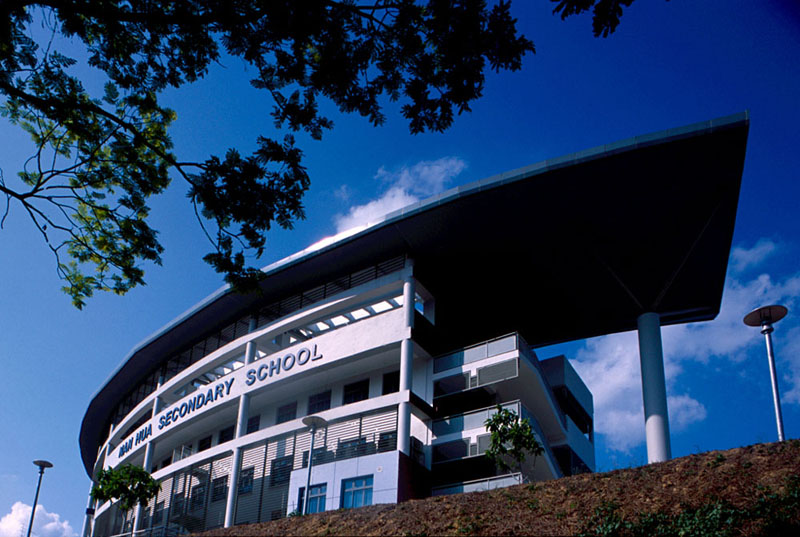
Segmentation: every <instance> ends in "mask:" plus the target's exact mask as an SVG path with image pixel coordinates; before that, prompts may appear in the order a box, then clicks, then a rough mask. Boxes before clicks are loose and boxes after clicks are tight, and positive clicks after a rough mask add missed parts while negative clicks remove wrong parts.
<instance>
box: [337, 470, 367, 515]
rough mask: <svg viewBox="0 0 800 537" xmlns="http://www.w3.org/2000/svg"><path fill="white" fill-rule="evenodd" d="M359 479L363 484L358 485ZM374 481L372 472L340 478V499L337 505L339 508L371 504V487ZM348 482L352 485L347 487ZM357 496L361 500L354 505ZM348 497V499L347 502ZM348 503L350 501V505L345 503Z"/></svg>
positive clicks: (353, 507) (352, 507)
mask: <svg viewBox="0 0 800 537" xmlns="http://www.w3.org/2000/svg"><path fill="white" fill-rule="evenodd" d="M361 480H363V481H364V484H363V485H358V481H361ZM374 483H375V480H374V479H373V474H369V475H362V476H358V477H351V478H348V479H342V490H341V500H340V505H339V507H340V508H341V509H355V508H358V507H364V506H367V505H372V489H373V487H374ZM350 484H352V485H353V486H352V487H351V488H349V489H348V485H350ZM357 497H360V498H361V502H362V503H359V504H358V505H356V501H355V499H356V498H357ZM348 498H349V499H350V501H349V502H348ZM348 503H350V505H347V504H348Z"/></svg>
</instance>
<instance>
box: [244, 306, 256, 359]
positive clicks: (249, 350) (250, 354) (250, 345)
mask: <svg viewBox="0 0 800 537" xmlns="http://www.w3.org/2000/svg"><path fill="white" fill-rule="evenodd" d="M248 331H249V332H251V333H252V332H255V331H256V317H255V315H254V316H252V317H250V326H249V327H248ZM256 350H258V344H257V343H256V342H255V341H248V342H247V346H246V347H245V349H244V363H245V364H251V363H253V361H254V360H255V357H256Z"/></svg>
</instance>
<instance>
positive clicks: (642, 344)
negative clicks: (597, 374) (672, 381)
mask: <svg viewBox="0 0 800 537" xmlns="http://www.w3.org/2000/svg"><path fill="white" fill-rule="evenodd" d="M637 324H638V327H639V359H640V363H641V368H642V399H643V401H644V428H645V437H646V440H647V462H648V463H654V462H661V461H666V460H668V459H670V458H671V457H672V454H671V450H670V443H669V416H668V413H667V385H666V381H665V379H664V355H663V351H662V348H661V320H660V319H659V316H658V314H657V313H653V312H648V313H643V314H642V315H640V316H639V318H638V319H637Z"/></svg>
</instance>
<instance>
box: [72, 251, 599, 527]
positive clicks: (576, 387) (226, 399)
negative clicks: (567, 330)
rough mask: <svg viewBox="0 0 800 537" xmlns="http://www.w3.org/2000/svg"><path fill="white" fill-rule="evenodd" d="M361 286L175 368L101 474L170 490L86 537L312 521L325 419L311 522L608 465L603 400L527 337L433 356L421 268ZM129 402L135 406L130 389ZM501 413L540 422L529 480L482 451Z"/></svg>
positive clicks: (390, 271)
mask: <svg viewBox="0 0 800 537" xmlns="http://www.w3.org/2000/svg"><path fill="white" fill-rule="evenodd" d="M356 274H360V276H358V277H357V278H356V280H355V282H354V281H353V279H352V276H353V275H352V274H351V275H350V276H349V278H350V279H349V283H348V285H347V286H341V287H349V288H346V289H341V290H340V291H339V292H329V291H328V290H326V291H325V292H323V293H322V295H323V296H321V297H320V296H319V295H320V294H319V293H317V300H314V301H311V298H313V297H311V298H309V302H310V303H309V304H308V305H307V306H304V307H300V308H297V309H296V310H295V311H293V312H291V313H288V314H286V315H283V316H278V317H277V318H274V319H270V320H268V321H265V319H264V314H265V312H264V310H263V309H262V310H260V311H255V312H254V313H252V314H250V315H249V318H242V319H237V320H236V321H235V322H234V323H228V324H227V325H226V326H228V327H230V326H234V327H235V326H243V325H245V324H246V325H247V328H248V329H247V331H243V332H242V333H241V335H238V334H237V335H236V337H235V338H234V339H232V340H231V341H229V342H227V343H225V344H222V345H221V346H219V347H218V348H216V349H214V350H212V351H211V352H209V353H208V354H206V355H204V356H202V358H199V359H193V360H191V362H192V363H191V364H189V365H188V366H186V367H184V368H183V369H182V370H180V371H177V372H175V373H174V374H173V375H172V376H171V377H170V378H168V379H167V378H165V375H163V370H164V367H163V366H162V367H161V369H160V371H162V374H161V375H160V378H159V381H158V382H157V385H156V386H155V388H154V389H153V390H152V392H151V393H149V394H146V395H144V396H142V397H141V400H140V401H138V402H136V404H135V405H134V406H133V407H132V408H130V409H129V410H128V411H127V412H126V413H125V414H124V416H119V412H117V413H116V415H117V416H118V418H117V420H118V422H117V423H116V424H115V425H113V426H109V428H108V434H107V437H106V438H103V439H102V444H101V445H98V446H97V453H98V456H97V458H96V461H95V463H94V467H93V468H92V472H93V473H96V472H97V471H98V470H100V469H101V468H108V467H116V466H118V465H121V464H135V465H139V466H143V467H144V468H146V469H147V470H149V471H151V472H152V473H153V475H154V477H156V478H157V479H158V480H159V481H160V482H161V484H162V490H161V492H160V493H159V495H158V496H157V497H156V498H155V499H154V500H153V501H151V502H150V504H149V505H148V507H147V508H143V509H139V510H137V511H138V512H137V513H123V512H120V511H119V510H118V509H116V507H115V506H113V505H111V503H110V502H109V503H106V504H104V505H96V506H95V505H93V504H92V503H91V502H90V507H92V508H93V509H94V516H93V519H91V520H90V523H88V524H87V525H86V526H87V527H86V533H87V534H88V533H89V532H90V531H91V533H92V534H93V535H95V536H101V535H115V534H120V533H128V532H131V531H133V530H137V531H142V532H145V533H148V534H149V533H151V532H152V533H161V532H165V531H166V532H178V533H180V532H189V531H200V530H203V529H208V528H214V527H220V526H229V525H232V524H241V523H251V522H258V521H264V520H270V519H274V518H278V517H283V516H287V514H288V513H291V512H293V511H298V510H300V508H301V507H302V505H301V504H302V503H303V502H304V501H305V487H306V483H307V481H308V480H309V474H308V458H309V450H310V447H311V431H310V430H309V427H307V426H306V425H304V424H303V420H302V419H303V417H305V416H307V415H311V414H313V415H315V416H318V417H320V418H322V419H323V420H324V423H325V425H322V426H320V427H319V428H318V429H317V430H316V435H315V438H314V457H313V464H312V473H311V476H310V484H311V487H310V489H309V490H310V494H309V509H310V511H320V510H330V509H338V508H340V507H351V506H359V505H364V504H370V503H394V502H398V501H403V500H405V499H409V498H412V497H424V496H427V495H430V494H443V493H449V492H455V491H462V490H476V489H478V488H482V487H483V488H485V487H490V486H491V487H494V486H503V485H507V484H511V483H517V482H519V480H520V479H521V477H525V478H531V479H549V478H554V477H559V476H561V475H564V473H571V472H573V471H586V470H590V469H591V468H592V467H593V465H594V447H593V442H592V438H591V415H592V402H591V395H590V394H589V392H588V390H586V388H585V386H584V385H583V383H582V382H581V381H580V379H579V378H578V377H577V375H576V374H575V373H574V371H573V370H572V369H571V367H570V366H569V364H568V362H567V361H566V360H564V359H563V357H561V358H556V359H553V360H547V361H544V362H542V363H540V362H539V361H538V359H537V358H536V355H535V354H534V353H533V351H531V350H530V349H529V348H528V347H527V345H526V344H525V342H524V341H523V340H522V339H521V338H520V337H519V336H517V335H516V334H510V335H506V336H502V335H501V336H502V337H499V338H496V339H493V340H491V341H486V342H483V343H480V344H477V345H474V346H470V347H468V348H465V349H461V350H459V351H456V352H452V353H447V354H445V355H443V356H438V357H437V356H434V355H433V353H432V352H431V351H429V350H428V348H427V347H428V345H429V342H432V341H433V340H432V338H435V322H436V319H435V315H434V313H433V312H434V311H435V305H436V297H435V296H433V295H431V294H430V293H429V292H428V291H427V290H426V289H425V287H424V282H423V281H419V280H418V279H417V278H416V277H415V274H414V266H413V263H412V262H411V260H409V259H406V258H405V257H400V258H395V259H391V260H389V261H386V262H382V263H378V264H376V265H374V266H370V267H365V268H364V269H362V270H361V271H358V272H357V273H356ZM365 274H368V276H365ZM359 282H362V283H359ZM327 285H328V284H325V285H324V286H322V287H323V289H328V287H326V286H327ZM272 306H274V304H273V305H272ZM287 309H288V308H287ZM259 315H261V316H262V318H261V319H259ZM269 317H275V315H274V314H273V315H270V316H269ZM245 320H246V321H247V322H246V323H245ZM220 329H221V330H223V331H224V326H220ZM168 332H169V331H167V335H168ZM417 334H420V337H417ZM499 335H500V334H499ZM198 339H199V338H198ZM206 339H207V338H206ZM142 376H143V377H145V380H143V381H140V384H142V383H144V384H146V383H147V376H146V375H142ZM131 390H132V391H131V393H142V392H141V391H138V392H137V386H132V387H131ZM119 399H120V402H119V403H118V404H119V405H125V404H129V401H130V393H129V394H121V396H120V398H119ZM126 401H128V403H126ZM497 404H503V405H504V406H508V407H509V408H512V409H513V410H515V411H516V412H517V413H519V414H521V415H523V416H524V417H526V418H528V419H529V420H530V421H531V423H532V424H533V425H534V428H535V430H536V434H537V437H538V438H539V439H540V440H541V441H542V442H543V444H544V445H545V446H546V453H545V456H544V458H539V460H538V461H537V462H536V465H535V467H531V466H528V467H526V468H525V473H526V474H527V475H525V476H520V475H519V474H512V475H505V476H504V475H497V472H496V470H495V469H494V467H493V466H491V465H490V464H487V463H486V458H485V457H484V456H483V455H482V452H483V451H484V450H485V449H486V446H487V445H488V443H487V436H486V430H485V427H484V425H483V422H484V421H485V419H486V418H487V417H488V416H489V414H490V413H491V412H493V411H494V410H493V409H494V408H495V407H496V405H497ZM562 406H563V407H564V408H562ZM123 408H124V407H123ZM110 414H112V415H114V412H111V413H110ZM576 423H579V424H580V425H577V424H576ZM134 526H135V527H134Z"/></svg>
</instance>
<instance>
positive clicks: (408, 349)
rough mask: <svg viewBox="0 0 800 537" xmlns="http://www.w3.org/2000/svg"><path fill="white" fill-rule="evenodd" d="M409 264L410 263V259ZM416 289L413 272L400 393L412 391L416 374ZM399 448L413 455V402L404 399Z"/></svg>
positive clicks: (406, 298) (406, 296)
mask: <svg viewBox="0 0 800 537" xmlns="http://www.w3.org/2000/svg"><path fill="white" fill-rule="evenodd" d="M408 263H409V266H412V265H411V264H410V260H409V262H408ZM415 296H416V291H415V288H414V276H413V274H412V273H409V275H408V276H407V277H406V280H405V282H403V312H404V313H405V328H406V331H407V333H406V337H405V339H403V340H402V341H401V342H400V393H405V392H409V393H410V392H411V388H412V385H413V380H414V379H413V374H414V344H413V342H412V341H411V329H412V328H414V301H415ZM397 449H399V450H400V451H402V452H403V453H405V454H406V455H409V456H410V455H411V404H410V403H409V402H408V401H402V402H401V403H400V404H399V405H398V409H397Z"/></svg>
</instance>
